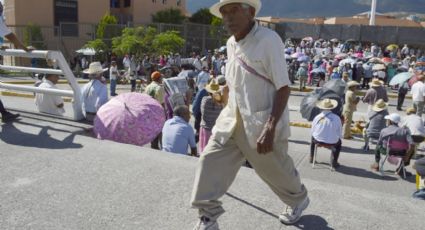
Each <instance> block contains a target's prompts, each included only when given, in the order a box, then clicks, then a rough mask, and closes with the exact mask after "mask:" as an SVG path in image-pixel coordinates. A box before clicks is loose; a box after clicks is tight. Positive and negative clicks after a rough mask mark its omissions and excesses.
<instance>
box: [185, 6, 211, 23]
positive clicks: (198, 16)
mask: <svg viewBox="0 0 425 230" xmlns="http://www.w3.org/2000/svg"><path fill="white" fill-rule="evenodd" d="M214 17H215V16H214V15H212V14H211V13H210V10H209V9H208V8H201V9H199V10H198V11H196V12H195V13H194V14H193V15H192V17H190V18H189V21H190V22H192V23H199V24H205V25H211V23H212V21H213V18H214ZM215 18H217V17H215Z"/></svg>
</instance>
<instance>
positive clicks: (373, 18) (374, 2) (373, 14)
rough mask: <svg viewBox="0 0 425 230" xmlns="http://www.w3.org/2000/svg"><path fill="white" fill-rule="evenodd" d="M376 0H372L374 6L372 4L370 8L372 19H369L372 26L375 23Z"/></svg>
mask: <svg viewBox="0 0 425 230" xmlns="http://www.w3.org/2000/svg"><path fill="white" fill-rule="evenodd" d="M376 1H377V0H372V6H371V9H370V21H369V25H370V26H374V25H375V16H376Z"/></svg>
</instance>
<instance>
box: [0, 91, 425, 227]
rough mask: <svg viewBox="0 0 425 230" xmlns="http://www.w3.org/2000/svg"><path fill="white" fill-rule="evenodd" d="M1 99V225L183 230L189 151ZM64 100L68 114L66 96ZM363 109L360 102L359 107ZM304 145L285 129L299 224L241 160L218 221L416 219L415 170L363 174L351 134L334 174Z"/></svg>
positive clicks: (336, 223) (413, 222)
mask: <svg viewBox="0 0 425 230" xmlns="http://www.w3.org/2000/svg"><path fill="white" fill-rule="evenodd" d="M295 94H296V93H295ZM2 100H3V101H4V103H5V104H6V106H8V107H13V108H15V109H16V110H17V111H20V112H21V113H22V119H21V120H19V121H18V122H15V123H11V124H3V125H2V126H1V132H0V200H1V202H0V229H43V230H45V229H167V230H168V229H176V230H180V229H191V227H192V226H193V224H194V222H195V221H196V212H195V211H194V210H192V209H190V207H189V204H188V201H189V199H190V192H191V189H192V188H191V186H192V182H193V175H194V172H195V169H196V163H197V159H196V158H191V157H186V156H180V155H173V154H167V153H162V152H158V151H153V150H150V149H147V148H142V147H136V146H130V145H123V144H118V143H113V142H109V141H99V140H96V139H94V138H92V137H90V136H88V133H87V132H86V129H88V128H89V127H90V126H89V125H87V124H84V123H79V122H74V121H71V120H67V119H58V118H54V117H50V116H46V115H40V114H37V113H31V111H32V112H34V111H35V106H34V104H33V100H32V99H25V98H15V97H2ZM300 100H301V97H300V96H295V95H294V96H292V97H291V100H290V108H291V110H293V111H291V120H292V119H301V118H300V115H299V112H298V111H296V110H297V106H298V105H299V102H300ZM391 103H393V101H392V102H391ZM65 108H66V110H67V111H68V114H67V115H68V116H70V111H71V107H70V104H69V103H66V105H65ZM390 109H391V110H393V109H394V107H390ZM365 111H366V107H365V106H360V108H359V114H362V113H364V112H365ZM308 144H309V130H308V129H304V128H292V136H291V138H290V148H289V149H290V152H289V154H290V155H291V157H292V158H293V160H294V162H295V164H296V165H297V168H298V170H299V171H300V174H301V176H302V180H303V182H304V183H305V184H306V186H307V188H308V190H309V195H310V197H311V201H312V202H311V205H310V207H309V208H308V210H307V211H306V213H305V216H304V217H303V218H302V219H301V221H300V223H299V224H298V225H297V226H293V227H285V226H283V225H281V224H280V223H279V222H278V221H277V219H276V215H277V214H278V213H279V212H280V211H281V210H282V208H283V205H282V203H281V202H280V201H279V200H278V198H277V197H276V196H275V195H274V194H273V193H272V192H271V191H270V189H269V188H267V187H266V185H265V184H264V183H263V182H261V180H260V179H259V178H258V177H257V176H256V175H255V173H254V171H253V170H251V169H246V168H243V169H241V171H240V172H239V174H238V177H237V179H236V181H235V183H234V184H233V185H232V187H231V189H230V190H229V193H228V194H227V195H225V196H224V198H223V201H224V203H225V205H224V207H225V209H226V210H227V211H228V212H227V213H225V214H224V215H223V217H222V218H221V219H220V225H221V227H222V229H225V230H226V229H231V230H233V229H236V230H238V229H255V230H257V229H265V230H268V229H420V228H421V227H422V226H423V213H424V211H425V207H424V204H423V202H421V201H417V200H413V199H411V198H410V196H411V194H412V192H413V191H414V187H415V184H414V178H408V179H407V180H403V179H400V178H399V177H398V176H395V175H394V173H393V170H394V167H393V166H388V167H387V170H388V171H387V172H386V175H385V176H384V177H382V176H381V175H379V174H377V173H374V172H371V171H370V170H369V165H370V164H371V163H372V162H373V155H372V153H363V152H362V151H360V150H359V149H360V147H361V145H362V142H361V141H360V140H359V139H355V140H353V141H344V143H343V146H344V147H343V150H342V153H341V164H342V166H341V168H340V169H339V170H338V171H337V172H331V171H330V170H329V169H328V168H327V165H326V163H327V162H328V161H329V156H330V155H329V154H330V153H329V151H327V150H323V149H320V151H319V162H322V163H323V164H319V167H318V168H316V169H312V168H311V166H310V165H309V163H308V162H307V158H308V152H309V145H308ZM217 170H219V166H218V168H217ZM408 170H409V171H413V170H412V169H411V168H408Z"/></svg>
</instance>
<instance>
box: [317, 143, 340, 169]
mask: <svg viewBox="0 0 425 230" xmlns="http://www.w3.org/2000/svg"><path fill="white" fill-rule="evenodd" d="M334 146H335V145H334V144H319V143H316V145H315V146H314V154H313V164H312V168H314V166H315V165H316V159H317V152H318V148H326V149H329V150H331V148H332V147H334ZM331 154H332V153H331ZM329 165H330V167H329V169H330V170H331V171H334V170H335V169H334V167H333V166H332V162H329Z"/></svg>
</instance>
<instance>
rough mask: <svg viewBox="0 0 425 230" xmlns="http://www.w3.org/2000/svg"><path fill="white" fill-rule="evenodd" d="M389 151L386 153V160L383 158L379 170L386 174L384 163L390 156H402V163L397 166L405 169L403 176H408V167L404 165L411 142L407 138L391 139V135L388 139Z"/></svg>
mask: <svg viewBox="0 0 425 230" xmlns="http://www.w3.org/2000/svg"><path fill="white" fill-rule="evenodd" d="M386 150H387V152H386V154H385V158H384V160H381V162H380V166H379V171H380V173H381V175H382V176H383V175H384V164H385V162H386V161H387V159H388V157H390V156H395V157H397V158H400V165H399V166H398V167H397V168H399V169H400V170H403V178H406V168H405V167H404V160H403V158H404V156H405V155H406V154H407V151H408V150H409V143H408V142H407V140H403V141H400V140H395V139H391V137H390V138H389V139H388V141H387V149H386Z"/></svg>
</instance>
